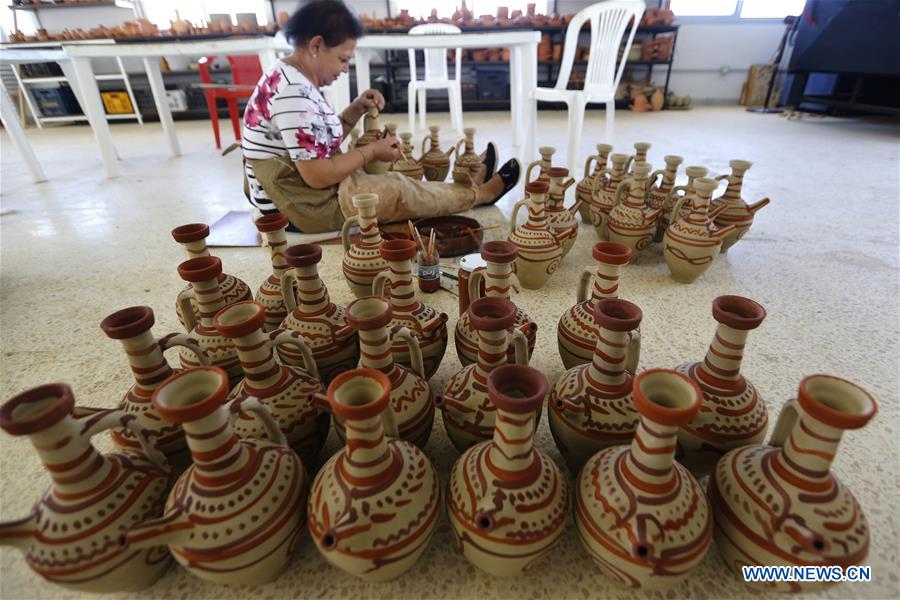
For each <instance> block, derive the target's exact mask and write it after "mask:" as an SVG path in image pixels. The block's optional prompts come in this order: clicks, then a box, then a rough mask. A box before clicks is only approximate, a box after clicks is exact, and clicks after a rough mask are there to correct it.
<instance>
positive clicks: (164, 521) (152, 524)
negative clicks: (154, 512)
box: [119, 508, 194, 549]
mask: <svg viewBox="0 0 900 600" xmlns="http://www.w3.org/2000/svg"><path fill="white" fill-rule="evenodd" d="M193 528H194V524H193V523H192V522H191V520H190V515H189V514H188V513H186V512H184V511H183V510H182V509H181V508H176V509H174V510H173V511H171V512H169V513H167V514H165V515H163V516H161V517H159V518H158V519H150V520H149V521H144V522H143V523H141V524H140V525H135V526H134V527H131V528H129V529H127V530H125V531H123V532H122V533H121V534H120V535H119V546H120V547H121V548H123V549H125V548H131V549H141V548H151V547H153V546H165V545H168V544H176V543H178V542H179V541H180V540H182V539H185V538H186V537H187V534H188V533H189V532H190V530H191V529H193Z"/></svg>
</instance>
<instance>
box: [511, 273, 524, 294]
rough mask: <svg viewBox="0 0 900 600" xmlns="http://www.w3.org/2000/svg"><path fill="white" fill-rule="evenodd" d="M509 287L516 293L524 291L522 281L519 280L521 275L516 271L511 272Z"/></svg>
mask: <svg viewBox="0 0 900 600" xmlns="http://www.w3.org/2000/svg"><path fill="white" fill-rule="evenodd" d="M509 289H510V290H511V291H513V292H515V293H516V294H521V293H522V282H521V281H519V276H518V275H516V272H515V271H513V272H512V273H510V274H509Z"/></svg>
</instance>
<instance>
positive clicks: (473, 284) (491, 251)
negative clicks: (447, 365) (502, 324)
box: [454, 240, 538, 366]
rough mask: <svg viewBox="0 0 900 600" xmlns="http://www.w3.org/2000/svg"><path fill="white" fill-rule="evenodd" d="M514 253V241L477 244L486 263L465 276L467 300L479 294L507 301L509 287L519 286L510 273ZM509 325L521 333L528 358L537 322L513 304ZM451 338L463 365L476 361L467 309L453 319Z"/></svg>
mask: <svg viewBox="0 0 900 600" xmlns="http://www.w3.org/2000/svg"><path fill="white" fill-rule="evenodd" d="M518 253H519V251H518V249H517V248H516V246H515V244H513V243H512V242H508V241H506V240H491V241H490V242H485V243H483V244H482V245H481V257H482V258H483V259H484V261H485V263H486V264H487V266H486V267H484V268H478V269H476V270H474V271H473V272H472V273H471V275H470V276H469V282H468V284H467V285H468V288H469V289H468V292H469V300H470V302H471V301H475V300H478V299H479V298H482V297H484V298H505V299H507V300H510V301H511V296H512V289H513V288H515V289H516V290H518V289H519V288H520V287H521V284H520V283H519V278H518V277H516V274H515V273H514V272H513V267H514V266H515V262H516V256H517V255H518ZM482 288H484V292H482ZM513 327H514V328H515V329H517V330H519V331H521V332H522V333H523V334H525V339H526V340H527V342H528V357H529V359H530V358H531V355H532V353H533V352H534V344H535V341H536V340H537V327H538V326H537V323H535V322H534V321H533V320H532V319H531V317H529V316H528V315H527V314H526V313H525V311H524V310H522V309H521V308H519V307H518V306H517V307H516V320H515V323H514V324H513ZM454 341H455V345H456V355H457V356H458V357H459V362H461V363H462V365H463V366H467V365H471V364H472V363H474V362H475V361H476V360H478V346H479V343H480V342H479V335H478V331H477V330H476V329H475V327H474V326H473V325H472V323H471V322H470V321H469V313H468V311H466V312H464V313H462V314H461V315H460V316H459V319H457V320H456V329H455V330H454ZM514 360H515V355H514V353H513V349H512V348H511V349H510V351H509V352H507V362H512V361H514Z"/></svg>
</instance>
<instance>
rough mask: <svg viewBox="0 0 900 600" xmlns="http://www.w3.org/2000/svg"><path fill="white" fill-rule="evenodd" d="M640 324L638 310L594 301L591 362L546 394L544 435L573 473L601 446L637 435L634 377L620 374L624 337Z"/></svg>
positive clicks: (628, 305) (623, 303)
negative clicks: (547, 424) (547, 423)
mask: <svg viewBox="0 0 900 600" xmlns="http://www.w3.org/2000/svg"><path fill="white" fill-rule="evenodd" d="M642 318H643V313H641V309H640V308H638V307H637V305H635V304H632V303H631V302H628V301H627V300H618V299H613V298H602V299H600V300H597V302H596V303H595V305H594V321H595V324H596V325H595V326H596V327H597V328H598V335H597V341H596V345H595V350H594V357H593V360H592V361H591V362H589V363H587V364H586V365H578V366H576V367H573V368H571V369H569V370H568V371H566V372H565V373H564V374H563V375H562V377H560V378H559V379H558V380H557V382H556V385H555V386H554V388H553V391H552V392H551V394H550V401H549V402H548V403H547V417H548V419H549V421H550V432H551V433H552V434H553V440H554V441H555V442H556V445H557V447H559V451H560V453H561V454H562V455H563V458H565V459H566V462H567V463H568V464H569V468H570V469H571V470H572V472H573V473H578V470H579V469H580V468H581V466H582V465H583V464H584V463H585V462H586V461H587V460H588V459H589V458H590V457H591V456H593V455H594V454H595V453H596V452H598V451H600V450H602V449H603V448H605V447H606V446H612V445H614V444H627V443H628V442H629V441H630V440H631V438H632V436H633V435H634V432H635V430H636V429H637V424H638V420H639V418H638V414H637V412H636V411H635V410H634V405H633V402H632V398H631V390H632V376H633V375H634V371H627V370H626V369H625V357H626V354H627V351H628V341H629V334H631V333H633V332H635V331H636V330H637V328H638V325H640V323H641V319H642Z"/></svg>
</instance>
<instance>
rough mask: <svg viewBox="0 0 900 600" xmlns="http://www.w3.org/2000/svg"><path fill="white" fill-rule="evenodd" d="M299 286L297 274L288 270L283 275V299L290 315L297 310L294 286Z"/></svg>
mask: <svg viewBox="0 0 900 600" xmlns="http://www.w3.org/2000/svg"><path fill="white" fill-rule="evenodd" d="M296 284H297V274H296V273H294V271H293V270H292V269H287V270H285V272H284V273H283V274H282V275H281V299H282V300H283V301H284V306H285V308H287V311H288V313H292V312H294V311H295V310H297V296H296V294H294V286H295V285H296Z"/></svg>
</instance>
